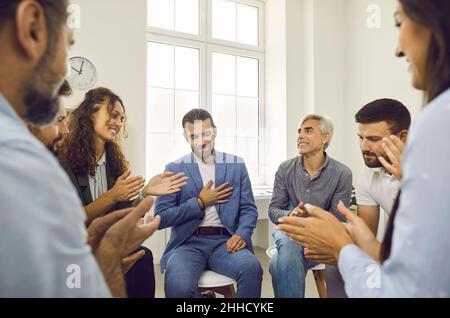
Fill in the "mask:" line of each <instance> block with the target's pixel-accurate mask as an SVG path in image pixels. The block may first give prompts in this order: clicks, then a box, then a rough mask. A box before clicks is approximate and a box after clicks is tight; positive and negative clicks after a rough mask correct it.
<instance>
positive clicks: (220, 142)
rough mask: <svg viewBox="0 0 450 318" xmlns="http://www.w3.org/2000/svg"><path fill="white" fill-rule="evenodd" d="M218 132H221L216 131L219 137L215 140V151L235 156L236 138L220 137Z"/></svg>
mask: <svg viewBox="0 0 450 318" xmlns="http://www.w3.org/2000/svg"><path fill="white" fill-rule="evenodd" d="M220 132H221V130H219V131H218V134H219V137H217V138H216V145H215V148H216V150H217V151H220V152H226V153H229V154H232V155H236V138H235V137H223V136H220Z"/></svg>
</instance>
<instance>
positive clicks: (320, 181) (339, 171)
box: [269, 155, 352, 224]
mask: <svg viewBox="0 0 450 318" xmlns="http://www.w3.org/2000/svg"><path fill="white" fill-rule="evenodd" d="M351 195H352V171H351V170H350V169H349V168H348V167H347V166H345V165H344V164H342V163H340V162H339V161H336V160H334V159H332V158H330V157H329V156H328V155H326V159H325V164H324V166H323V167H322V168H321V169H320V170H319V172H318V173H317V175H316V176H315V177H314V179H312V180H311V178H310V176H309V174H308V172H307V171H306V170H305V168H304V165H303V157H302V156H298V157H296V158H293V159H291V160H288V161H285V162H283V163H282V164H281V165H280V167H279V168H278V171H277V173H276V175H275V183H274V186H273V194H272V199H271V200H270V204H269V217H270V219H271V220H272V222H273V223H275V224H278V219H279V218H280V217H283V216H286V215H288V214H289V213H290V211H292V209H294V208H295V207H296V206H297V205H298V204H299V203H300V202H301V201H303V202H305V204H307V203H309V204H312V205H315V206H318V207H320V208H322V209H325V210H326V211H330V212H331V213H333V214H334V215H335V216H336V217H337V218H338V219H339V220H341V221H344V220H345V218H343V217H342V216H341V215H340V213H339V212H338V211H337V205H338V203H339V201H342V202H344V204H345V205H346V206H348V205H349V203H350V198H351Z"/></svg>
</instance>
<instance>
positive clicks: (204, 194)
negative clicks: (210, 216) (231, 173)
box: [198, 180, 233, 208]
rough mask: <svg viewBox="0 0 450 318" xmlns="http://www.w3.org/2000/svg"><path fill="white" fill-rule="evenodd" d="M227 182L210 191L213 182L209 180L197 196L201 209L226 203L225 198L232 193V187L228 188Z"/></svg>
mask: <svg viewBox="0 0 450 318" xmlns="http://www.w3.org/2000/svg"><path fill="white" fill-rule="evenodd" d="M228 184H229V183H228V182H225V183H224V184H222V185H220V186H218V187H217V188H215V189H211V187H212V185H213V181H212V180H209V181H208V183H207V184H206V186H205V187H204V188H203V189H202V191H201V192H200V194H199V195H198V198H199V200H200V201H201V202H202V203H203V205H204V206H203V207H202V208H207V207H209V206H212V205H215V204H217V203H218V204H222V203H226V202H228V200H227V198H229V197H230V195H231V194H232V193H233V187H232V186H228Z"/></svg>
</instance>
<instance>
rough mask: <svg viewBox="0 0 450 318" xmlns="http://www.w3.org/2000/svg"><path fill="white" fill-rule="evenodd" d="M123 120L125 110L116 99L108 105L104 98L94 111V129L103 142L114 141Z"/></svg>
mask: <svg viewBox="0 0 450 318" xmlns="http://www.w3.org/2000/svg"><path fill="white" fill-rule="evenodd" d="M124 121H125V111H124V108H123V106H122V104H121V103H120V102H118V101H116V102H115V103H114V104H113V105H110V103H109V99H106V100H105V101H104V102H103V103H102V104H101V107H100V109H99V110H98V111H97V112H96V113H94V116H93V122H94V131H95V134H96V136H97V137H99V138H100V139H101V140H103V141H104V142H109V141H114V140H115V139H116V137H117V135H118V134H119V133H120V131H121V130H122V127H123V124H124Z"/></svg>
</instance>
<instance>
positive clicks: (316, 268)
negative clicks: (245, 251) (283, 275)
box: [266, 245, 325, 271]
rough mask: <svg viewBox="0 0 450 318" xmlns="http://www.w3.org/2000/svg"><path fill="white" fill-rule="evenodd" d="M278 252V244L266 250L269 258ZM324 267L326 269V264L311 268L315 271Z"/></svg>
mask: <svg viewBox="0 0 450 318" xmlns="http://www.w3.org/2000/svg"><path fill="white" fill-rule="evenodd" d="M276 254H277V247H276V245H273V246H271V247H269V248H268V249H267V250H266V255H267V256H269V258H272V257H274V256H275V255H276ZM324 269H325V264H317V265H316V266H314V267H313V268H310V270H313V271H319V270H324Z"/></svg>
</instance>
